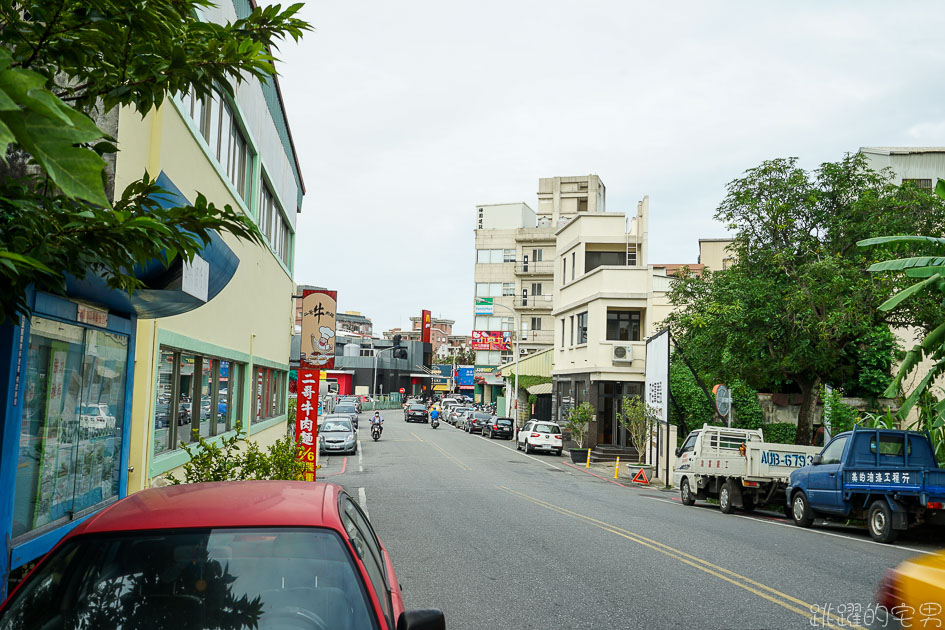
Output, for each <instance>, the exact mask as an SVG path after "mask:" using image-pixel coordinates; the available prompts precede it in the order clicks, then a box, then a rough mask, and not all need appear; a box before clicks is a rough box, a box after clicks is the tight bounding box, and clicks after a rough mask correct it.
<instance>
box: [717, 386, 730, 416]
mask: <svg viewBox="0 0 945 630" xmlns="http://www.w3.org/2000/svg"><path fill="white" fill-rule="evenodd" d="M713 390H714V393H715V410H716V411H718V412H719V415H720V416H722V417H723V418H725V417H727V416H728V412H729V411H731V410H732V394H731V392H729V391H728V387H726V386H725V385H716V386H715V387H714V388H713Z"/></svg>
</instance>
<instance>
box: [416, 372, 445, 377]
mask: <svg viewBox="0 0 945 630" xmlns="http://www.w3.org/2000/svg"><path fill="white" fill-rule="evenodd" d="M410 378H433V375H432V374H424V373H423V372H414V373H412V374H411V375H410ZM437 378H439V377H437Z"/></svg>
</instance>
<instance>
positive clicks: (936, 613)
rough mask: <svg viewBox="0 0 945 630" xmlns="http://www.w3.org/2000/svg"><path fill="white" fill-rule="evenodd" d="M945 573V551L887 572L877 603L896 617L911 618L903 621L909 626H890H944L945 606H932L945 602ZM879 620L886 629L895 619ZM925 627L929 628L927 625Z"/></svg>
mask: <svg viewBox="0 0 945 630" xmlns="http://www.w3.org/2000/svg"><path fill="white" fill-rule="evenodd" d="M943 570H945V550H943V551H936V552H935V553H927V554H923V555H920V556H916V557H915V558H909V559H908V560H904V561H902V562H900V563H899V564H898V565H897V566H896V567H895V568H893V569H886V572H885V573H884V574H883V577H882V579H881V580H880V582H879V587H878V588H877V589H876V604H877V605H878V606H879V607H880V608H885V609H886V611H887V612H888V613H890V614H891V616H893V617H906V616H908V617H910V618H909V619H905V618H903V619H901V621H902V622H905V623H902V624H900V623H894V624H893V625H891V626H890V627H904V628H908V627H918V626H919V623H916V622H919V621H928V622H932V624H933V625H931V626H928V627H929V628H938V627H940V626H942V625H943V622H945V611H943V608H942V606H938V607H935V606H930V603H933V602H935V603H941V602H945V580H943V579H942V571H943ZM897 613H898V614H897ZM878 621H882V622H883V627H885V626H886V622H888V621H891V620H888V619H881V620H878ZM897 621H899V620H897ZM921 625H922V626H923V627H924V626H925V624H924V623H923V624H921Z"/></svg>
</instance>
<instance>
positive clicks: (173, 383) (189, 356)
mask: <svg viewBox="0 0 945 630" xmlns="http://www.w3.org/2000/svg"><path fill="white" fill-rule="evenodd" d="M245 369H246V365H245V364H243V363H236V362H235V361H230V360H229V359H223V358H218V357H209V356H203V355H199V354H194V353H190V352H186V351H181V350H176V349H174V348H165V347H161V351H160V359H159V365H158V382H157V391H156V393H155V402H154V424H153V427H152V430H153V432H154V436H153V437H154V439H153V442H154V453H155V454H156V455H157V454H160V453H164V452H167V451H171V450H174V449H176V448H179V447H180V443H181V442H185V443H190V442H193V441H196V438H195V437H194V432H197V435H199V436H201V437H205V438H206V437H212V436H215V435H221V434H223V433H226V432H227V431H230V430H232V429H233V428H234V427H235V426H236V423H237V422H240V420H241V418H242V417H243V409H242V405H243V396H242V394H243V381H244V378H245Z"/></svg>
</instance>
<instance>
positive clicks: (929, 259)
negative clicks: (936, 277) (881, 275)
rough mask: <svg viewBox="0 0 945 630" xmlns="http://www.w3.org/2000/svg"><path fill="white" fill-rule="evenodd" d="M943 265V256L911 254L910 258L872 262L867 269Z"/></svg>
mask: <svg viewBox="0 0 945 630" xmlns="http://www.w3.org/2000/svg"><path fill="white" fill-rule="evenodd" d="M942 265H945V256H913V257H912V258H896V259H894V260H884V261H882V262H878V263H873V264H872V265H870V266H869V267H868V268H867V271H873V272H875V271H905V270H906V269H912V268H913V267H939V266H942Z"/></svg>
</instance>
